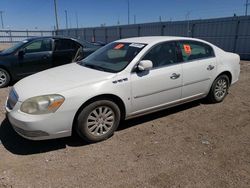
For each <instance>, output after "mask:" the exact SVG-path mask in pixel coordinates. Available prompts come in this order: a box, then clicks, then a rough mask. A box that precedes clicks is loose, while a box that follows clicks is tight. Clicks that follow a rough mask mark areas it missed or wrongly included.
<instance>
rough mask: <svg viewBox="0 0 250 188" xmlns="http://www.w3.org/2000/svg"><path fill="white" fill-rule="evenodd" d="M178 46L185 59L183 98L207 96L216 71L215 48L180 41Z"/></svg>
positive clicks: (194, 42)
mask: <svg viewBox="0 0 250 188" xmlns="http://www.w3.org/2000/svg"><path fill="white" fill-rule="evenodd" d="M178 45H179V48H180V51H181V54H182V57H183V66H182V68H183V88H182V98H183V99H184V98H189V97H199V96H201V95H204V94H207V93H208V92H209V89H210V86H211V83H212V81H213V80H212V78H213V75H214V74H215V70H216V58H215V55H214V51H213V48H212V47H211V46H210V45H208V44H205V43H202V42H198V41H191V40H187V41H179V42H178Z"/></svg>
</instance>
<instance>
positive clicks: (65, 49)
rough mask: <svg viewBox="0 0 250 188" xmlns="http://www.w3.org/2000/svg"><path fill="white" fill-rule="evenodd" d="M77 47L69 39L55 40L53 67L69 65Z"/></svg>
mask: <svg viewBox="0 0 250 188" xmlns="http://www.w3.org/2000/svg"><path fill="white" fill-rule="evenodd" d="M79 47H80V46H79V45H78V44H77V43H76V42H74V41H72V40H70V39H55V40H54V50H53V67H56V66H60V65H64V64H68V63H71V62H72V60H73V59H74V57H75V54H76V52H77V50H78V49H79Z"/></svg>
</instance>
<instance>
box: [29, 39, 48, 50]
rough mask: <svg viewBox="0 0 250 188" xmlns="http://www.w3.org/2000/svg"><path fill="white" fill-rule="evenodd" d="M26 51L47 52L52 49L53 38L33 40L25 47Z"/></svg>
mask: <svg viewBox="0 0 250 188" xmlns="http://www.w3.org/2000/svg"><path fill="white" fill-rule="evenodd" d="M24 49H25V53H34V52H46V51H51V40H50V39H45V40H38V41H34V42H31V43H30V44H28V45H27V46H26V47H25V48H24Z"/></svg>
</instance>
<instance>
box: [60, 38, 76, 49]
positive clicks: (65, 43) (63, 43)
mask: <svg viewBox="0 0 250 188" xmlns="http://www.w3.org/2000/svg"><path fill="white" fill-rule="evenodd" d="M75 49H76V44H75V42H73V41H71V40H68V39H56V40H55V51H63V50H75Z"/></svg>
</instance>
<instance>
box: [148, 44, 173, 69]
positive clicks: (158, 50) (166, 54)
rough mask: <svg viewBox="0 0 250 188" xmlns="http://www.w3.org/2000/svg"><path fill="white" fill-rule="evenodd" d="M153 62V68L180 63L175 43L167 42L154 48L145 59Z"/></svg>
mask: <svg viewBox="0 0 250 188" xmlns="http://www.w3.org/2000/svg"><path fill="white" fill-rule="evenodd" d="M143 60H151V61H152V62H153V67H161V66H166V65H171V64H174V63H177V62H178V58H177V53H176V46H175V43H174V42H165V43H161V44H158V45H157V46H155V47H153V48H152V49H151V50H150V51H149V52H148V53H147V54H146V55H145V56H144V58H143Z"/></svg>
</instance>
